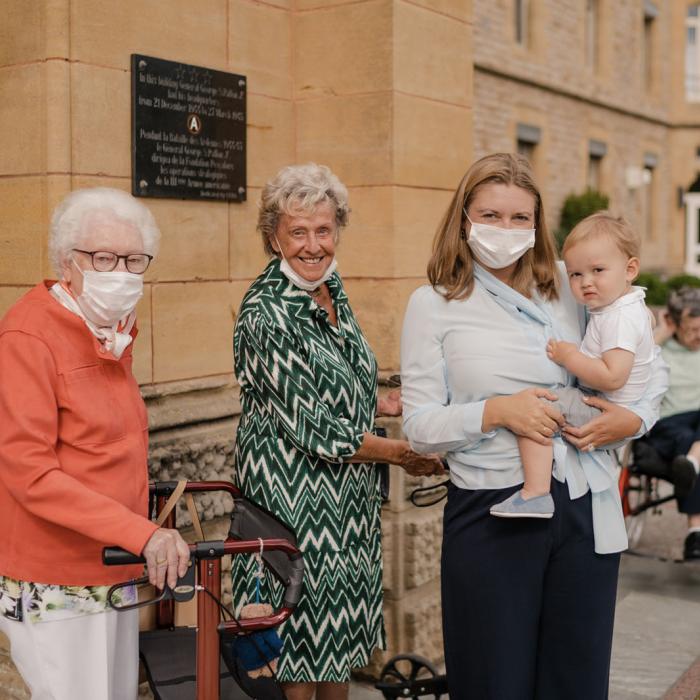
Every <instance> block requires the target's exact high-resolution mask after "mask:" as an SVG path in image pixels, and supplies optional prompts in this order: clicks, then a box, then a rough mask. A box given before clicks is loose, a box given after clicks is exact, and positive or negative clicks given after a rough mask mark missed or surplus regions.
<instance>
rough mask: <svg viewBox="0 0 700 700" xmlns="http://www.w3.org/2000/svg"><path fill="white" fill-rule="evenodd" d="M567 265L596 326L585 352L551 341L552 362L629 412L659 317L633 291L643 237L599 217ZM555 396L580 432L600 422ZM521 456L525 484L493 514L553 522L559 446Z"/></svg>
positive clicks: (644, 375)
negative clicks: (554, 466) (552, 488)
mask: <svg viewBox="0 0 700 700" xmlns="http://www.w3.org/2000/svg"><path fill="white" fill-rule="evenodd" d="M562 257H563V258H564V263H565V265H566V271H567V274H568V277H569V284H570V285H571V291H572V293H573V295H574V297H575V298H576V300H577V301H578V302H580V303H581V304H585V305H586V306H587V307H588V311H589V314H590V320H589V322H588V326H587V328H586V334H585V336H584V337H583V341H582V342H581V346H580V348H577V347H576V345H574V344H573V343H567V342H565V341H562V340H559V341H557V340H553V339H550V340H549V342H548V343H547V357H549V359H550V360H553V361H554V362H556V363H557V364H559V365H562V366H564V367H565V368H566V369H567V370H568V371H569V372H571V373H572V374H574V375H576V377H578V379H579V383H580V384H581V385H582V386H584V387H587V388H589V389H595V390H597V391H599V392H601V393H602V395H603V397H604V398H605V399H607V400H608V401H612V402H613V403H616V404H619V405H622V406H627V405H629V404H632V403H635V402H636V401H638V400H639V399H640V398H641V397H642V396H643V394H644V391H645V389H646V386H647V382H648V380H649V376H650V374H651V362H652V360H653V358H654V338H653V325H654V321H653V317H652V315H651V312H650V311H649V310H648V309H647V307H646V305H645V304H644V290H643V289H642V288H641V287H633V286H632V282H633V281H634V279H635V278H636V277H637V275H638V274H639V237H638V236H637V235H636V234H635V232H634V231H633V230H632V228H631V227H630V226H629V224H628V223H627V222H626V221H624V220H623V219H620V218H615V217H613V216H611V215H610V214H609V213H607V212H599V213H597V214H593V215H592V216H589V217H587V218H585V219H584V220H583V221H581V222H580V223H579V224H578V225H577V226H576V227H575V228H574V229H573V231H571V233H570V234H569V236H568V237H567V238H566V241H565V242H564V248H563V250H562ZM555 393H556V394H557V396H558V401H556V402H554V404H553V405H554V406H555V408H557V409H558V410H559V411H560V412H561V413H562V414H563V415H564V417H565V418H566V420H567V423H569V424H570V425H573V426H576V427H579V426H581V425H584V424H585V423H587V422H588V421H589V420H591V419H592V418H594V417H595V416H596V415H600V411H599V410H598V409H597V408H593V407H592V406H588V405H586V403H584V401H583V397H584V396H585V394H584V393H583V392H581V391H580V390H579V389H576V388H573V387H565V388H563V389H557V390H556V391H555ZM518 449H519V450H520V457H521V460H522V463H523V471H524V472H525V483H524V484H523V487H522V489H521V490H520V491H517V492H516V493H514V494H513V495H512V496H511V497H510V498H507V499H506V500H505V501H502V502H501V503H498V504H496V505H494V506H492V508H491V514H492V515H496V516H498V517H501V518H551V517H552V515H553V514H554V501H553V500H552V497H551V495H550V493H549V485H550V480H551V473H552V446H551V445H541V444H539V443H537V442H534V441H533V440H530V439H529V438H524V437H518ZM589 449H593V448H589Z"/></svg>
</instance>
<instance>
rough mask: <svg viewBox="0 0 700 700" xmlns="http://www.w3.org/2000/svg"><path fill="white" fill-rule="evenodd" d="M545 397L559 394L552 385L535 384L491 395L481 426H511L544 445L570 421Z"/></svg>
mask: <svg viewBox="0 0 700 700" xmlns="http://www.w3.org/2000/svg"><path fill="white" fill-rule="evenodd" d="M542 399H547V401H556V400H557V395H556V394H554V393H552V392H551V391H549V390H548V389H540V388H533V389H524V390H523V391H519V392H518V393H517V394H512V395H511V396H495V397H493V398H491V399H487V401H486V405H485V406H484V416H483V419H482V425H481V429H482V430H483V432H485V433H487V432H489V431H490V430H493V429H494V428H500V427H503V428H508V430H510V431H511V432H512V433H515V434H516V435H520V436H521V437H526V438H529V439H530V440H534V441H535V442H538V443H539V444H540V445H549V444H551V442H552V436H553V435H554V434H555V433H556V432H558V431H559V430H560V429H561V428H562V427H563V426H564V424H565V423H566V421H565V419H564V416H562V414H561V413H559V411H557V410H556V408H554V406H551V405H549V404H548V403H547V401H542Z"/></svg>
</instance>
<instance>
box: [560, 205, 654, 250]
mask: <svg viewBox="0 0 700 700" xmlns="http://www.w3.org/2000/svg"><path fill="white" fill-rule="evenodd" d="M594 236H608V237H609V238H610V239H611V240H612V241H613V242H614V243H615V245H616V246H617V247H618V248H619V250H620V252H621V253H622V254H623V255H626V256H627V257H628V258H638V257H639V251H640V247H641V241H640V239H639V236H638V235H637V233H636V232H635V230H634V229H633V228H632V227H631V226H630V225H629V223H628V222H627V221H626V220H625V219H623V218H622V217H621V216H613V215H612V214H611V213H610V212H609V211H599V212H596V213H595V214H591V215H590V216H587V217H586V218H585V219H583V220H582V221H579V223H578V224H576V226H574V228H573V229H572V231H571V233H570V234H569V235H568V236H567V237H566V239H565V240H564V246H563V247H562V250H561V254H562V256H564V255H566V251H567V250H570V249H571V248H573V247H574V246H575V245H576V244H577V243H581V241H585V240H588V239H589V238H592V237H594Z"/></svg>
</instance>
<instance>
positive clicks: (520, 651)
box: [442, 479, 620, 700]
mask: <svg viewBox="0 0 700 700" xmlns="http://www.w3.org/2000/svg"><path fill="white" fill-rule="evenodd" d="M517 488H518V487H514V488H508V489H497V490H480V491H468V490H465V489H459V488H457V487H455V486H450V488H449V494H448V500H447V505H446V507H445V519H444V534H443V547H442V610H443V635H444V641H445V660H446V665H447V680H448V685H449V693H450V700H605V699H606V698H607V697H608V676H609V671H610V652H611V648H612V633H613V621H614V613H615V594H616V590H617V574H618V567H619V564H620V555H619V554H606V555H600V554H596V553H595V552H594V549H593V523H592V516H591V498H590V494H586V496H584V497H582V498H579V499H577V500H575V501H571V500H570V499H569V496H568V490H567V487H566V486H564V485H563V484H560V483H559V482H558V481H556V480H554V479H553V480H552V496H553V497H554V502H555V505H556V512H555V514H554V517H553V518H552V519H551V520H535V519H531V518H522V519H521V518H517V519H507V518H496V517H494V516H492V515H490V514H489V508H490V506H491V505H493V504H494V503H498V502H499V501H501V500H503V499H504V498H505V497H507V496H508V495H510V494H511V493H513V492H514V491H515V490H517Z"/></svg>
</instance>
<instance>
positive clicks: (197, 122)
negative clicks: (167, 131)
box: [187, 114, 202, 134]
mask: <svg viewBox="0 0 700 700" xmlns="http://www.w3.org/2000/svg"><path fill="white" fill-rule="evenodd" d="M187 130H188V131H189V132H190V133H191V134H198V133H199V132H200V131H201V130H202V120H201V119H200V118H199V117H198V116H197V115H196V114H190V115H189V117H187Z"/></svg>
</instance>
